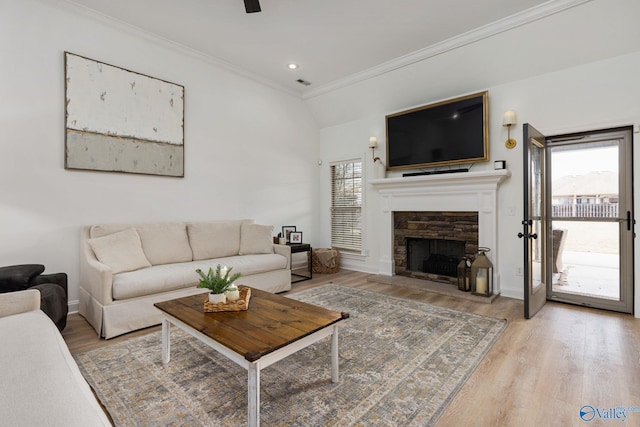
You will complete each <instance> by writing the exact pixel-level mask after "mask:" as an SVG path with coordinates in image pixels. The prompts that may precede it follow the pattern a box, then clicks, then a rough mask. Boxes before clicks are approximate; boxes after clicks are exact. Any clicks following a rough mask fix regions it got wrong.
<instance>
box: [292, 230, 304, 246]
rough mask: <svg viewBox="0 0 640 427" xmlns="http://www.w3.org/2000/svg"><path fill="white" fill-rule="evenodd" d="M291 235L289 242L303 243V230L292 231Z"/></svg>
mask: <svg viewBox="0 0 640 427" xmlns="http://www.w3.org/2000/svg"><path fill="white" fill-rule="evenodd" d="M289 237H290V240H289V243H291V244H294V245H295V244H300V243H302V231H292V232H291V234H289Z"/></svg>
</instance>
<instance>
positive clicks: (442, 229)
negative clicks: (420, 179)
mask: <svg viewBox="0 0 640 427" xmlns="http://www.w3.org/2000/svg"><path fill="white" fill-rule="evenodd" d="M393 218H394V221H393V222H394V229H393V234H394V239H393V240H394V248H393V249H394V250H393V252H394V262H395V272H396V274H398V275H401V276H408V277H415V278H418V279H429V280H434V281H438V282H445V283H452V284H454V285H455V284H456V283H457V266H458V262H460V259H462V257H463V256H465V255H470V254H475V253H476V252H477V250H478V213H477V212H421V211H416V212H394V214H393Z"/></svg>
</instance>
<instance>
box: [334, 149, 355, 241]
mask: <svg viewBox="0 0 640 427" xmlns="http://www.w3.org/2000/svg"><path fill="white" fill-rule="evenodd" d="M331 247H333V248H336V249H339V250H342V251H348V252H354V253H361V252H362V161H361V160H349V161H345V162H340V163H335V164H333V165H331Z"/></svg>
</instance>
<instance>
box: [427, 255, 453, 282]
mask: <svg viewBox="0 0 640 427" xmlns="http://www.w3.org/2000/svg"><path fill="white" fill-rule="evenodd" d="M459 262H460V259H458V258H456V257H453V256H449V255H441V254H432V255H430V256H429V258H427V259H426V260H425V261H424V264H423V266H422V271H425V272H427V273H432V274H441V275H443V276H451V277H456V276H457V275H458V263H459Z"/></svg>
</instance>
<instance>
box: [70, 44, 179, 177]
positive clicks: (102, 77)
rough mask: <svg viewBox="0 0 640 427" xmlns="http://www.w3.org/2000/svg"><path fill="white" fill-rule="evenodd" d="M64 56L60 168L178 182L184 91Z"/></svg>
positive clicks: (71, 56) (122, 71)
mask: <svg viewBox="0 0 640 427" xmlns="http://www.w3.org/2000/svg"><path fill="white" fill-rule="evenodd" d="M64 55H65V56H64V64H65V168H66V169H83V170H94V171H106V172H125V173H135V174H146V175H164V176H173V177H184V87H183V86H180V85H177V84H174V83H169V82H166V81H163V80H159V79H155V78H153V77H149V76H146V75H143V74H140V73H136V72H133V71H128V70H125V69H122V68H118V67H115V66H113V65H109V64H105V63H104V62H99V61H95V60H93V59H88V58H84V57H82V56H78V55H74V54H72V53H69V52H65V54H64Z"/></svg>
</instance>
